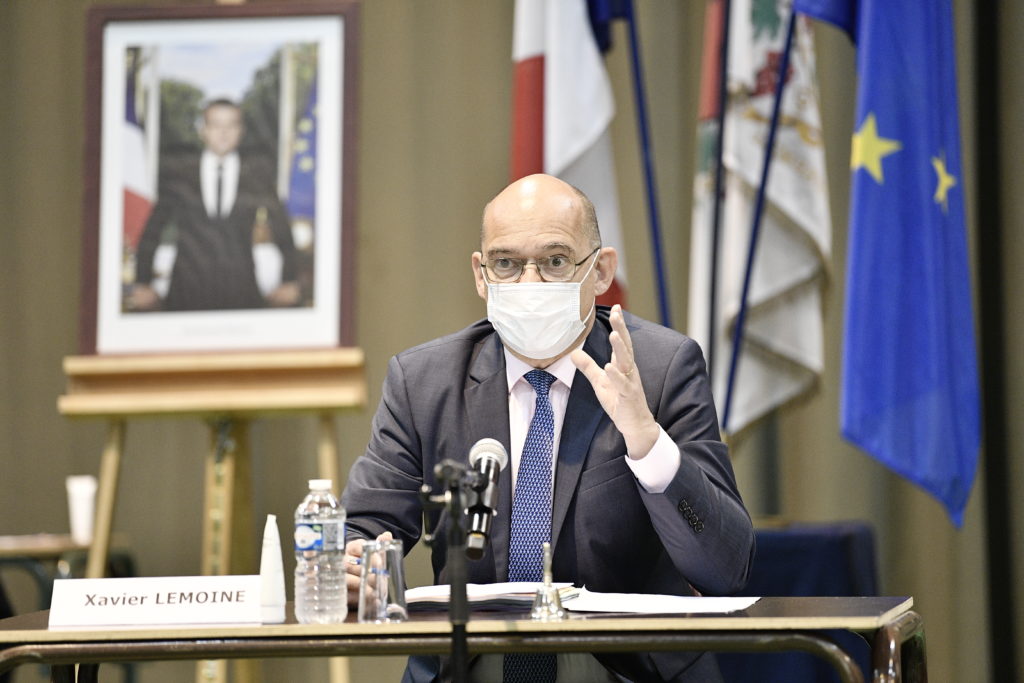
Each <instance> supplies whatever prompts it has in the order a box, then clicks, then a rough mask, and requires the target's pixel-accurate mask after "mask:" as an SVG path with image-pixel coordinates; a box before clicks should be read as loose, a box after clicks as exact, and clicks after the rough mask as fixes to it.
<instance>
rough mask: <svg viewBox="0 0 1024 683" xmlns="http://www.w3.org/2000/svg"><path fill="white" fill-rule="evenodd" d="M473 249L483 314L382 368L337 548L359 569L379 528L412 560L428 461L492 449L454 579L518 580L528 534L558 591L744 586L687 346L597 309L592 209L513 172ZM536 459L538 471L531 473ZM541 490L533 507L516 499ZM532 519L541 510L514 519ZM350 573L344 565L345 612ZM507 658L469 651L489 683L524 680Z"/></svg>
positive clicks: (592, 673)
mask: <svg viewBox="0 0 1024 683" xmlns="http://www.w3.org/2000/svg"><path fill="white" fill-rule="evenodd" d="M481 242H482V244H481V250H480V251H479V252H476V253H474V254H473V256H472V267H473V275H474V278H475V281H476V288H477V292H478V293H479V295H480V297H481V298H483V299H484V300H486V301H487V310H488V320H484V321H480V322H477V323H475V324H473V325H471V326H469V327H468V328H466V329H464V330H462V331H460V332H456V333H455V334H453V335H450V336H447V337H443V338H441V339H438V340H435V341H432V342H428V343H426V344H424V345H422V346H418V347H415V348H413V349H410V350H408V351H405V352H403V353H400V354H398V355H397V356H395V357H394V358H392V359H391V361H390V364H389V366H388V373H387V378H386V379H385V382H384V391H383V397H382V399H381V403H380V407H379V408H378V410H377V414H376V416H375V417H374V421H373V430H372V435H371V437H370V442H369V445H368V447H367V450H366V453H365V454H364V455H363V456H362V457H361V458H359V459H358V460H357V461H356V463H355V464H354V465H353V467H352V471H351V473H350V474H349V478H348V484H347V486H346V489H345V492H344V494H343V497H342V502H343V504H344V505H345V507H346V509H347V511H348V515H349V516H348V520H349V531H348V535H349V538H350V539H352V540H350V541H349V543H348V544H347V546H346V553H348V554H349V555H351V556H359V555H360V554H361V541H359V540H358V539H363V538H374V537H377V536H379V535H382V534H392V535H394V536H396V537H398V538H400V539H402V541H403V542H404V544H405V547H406V548H410V547H411V546H412V545H413V544H414V543H415V542H416V541H417V539H418V538H419V536H420V533H421V529H420V526H421V506H420V500H419V497H418V495H417V491H418V489H419V487H420V485H421V484H423V483H427V484H430V485H432V486H433V485H436V483H437V482H436V480H435V477H434V473H433V470H434V466H435V465H436V464H437V463H438V462H440V461H441V460H442V459H445V458H449V459H455V460H463V459H465V458H466V456H467V453H468V452H469V450H470V448H471V446H472V445H473V444H474V443H475V442H476V441H477V440H479V439H482V438H485V437H490V438H494V439H497V440H498V441H500V442H501V443H502V444H504V445H505V447H506V449H507V450H508V452H509V454H510V456H511V458H510V466H509V467H506V468H505V469H504V470H502V472H501V475H500V479H499V486H500V496H499V508H498V511H497V514H496V515H495V517H494V519H493V527H492V531H491V534H490V539H489V545H488V547H487V548H486V549H485V553H484V556H483V558H482V559H481V560H479V561H475V562H469V563H468V567H467V569H468V580H469V582H471V583H489V582H495V581H506V580H517V579H519V578H522V576H524V574H523V573H522V565H523V564H524V562H525V563H526V564H530V563H535V562H539V555H540V550H539V547H537V548H534V547H533V546H534V545H538V546H539V541H538V539H537V538H536V537H530V536H529V534H530V533H531V532H534V531H536V530H537V529H540V530H541V535H542V538H541V539H540V540H547V538H546V537H544V536H550V540H551V544H552V547H553V574H554V580H555V581H570V582H573V583H574V584H576V585H578V586H582V585H585V586H586V587H587V588H588V589H590V590H594V591H606V592H645V593H656V594H676V595H693V594H695V593H697V592H699V593H702V594H709V595H723V594H729V593H732V592H734V591H736V590H738V589H740V588H741V587H742V586H743V585H744V584H745V583H746V580H747V573H748V571H749V567H750V562H751V558H752V555H753V545H754V541H753V529H752V526H751V523H750V518H749V516H748V514H747V512H746V510H745V508H744V506H743V502H742V500H741V499H740V495H739V493H738V491H737V487H736V482H735V479H734V476H733V472H732V467H731V464H730V462H729V457H728V452H727V449H726V447H725V445H724V444H722V443H721V441H720V440H719V431H718V422H717V417H716V414H715V408H714V403H713V402H712V398H711V392H710V389H709V383H708V378H707V374H706V371H705V368H704V361H703V356H702V354H701V351H700V349H699V348H698V346H697V344H696V343H695V342H694V341H693V340H691V339H689V338H687V337H685V336H683V335H682V334H679V333H677V332H674V331H672V330H669V329H666V328H664V327H661V326H659V325H655V324H653V323H650V322H647V321H644V320H641V319H640V318H637V317H635V316H632V315H629V314H627V313H624V312H622V310H621V309H620V307H618V306H615V307H613V308H612V309H610V310H609V309H607V308H605V307H597V306H595V297H596V296H598V295H600V294H601V293H603V292H604V291H606V290H607V289H608V287H609V285H610V284H611V282H612V278H613V277H614V274H615V268H616V265H617V260H618V257H617V254H616V252H615V250H614V249H613V248H611V247H602V246H601V244H600V235H599V233H598V229H597V220H596V217H595V215H594V209H593V205H592V204H591V203H590V201H589V200H588V199H587V198H586V197H585V196H584V195H583V194H582V193H581V192H579V190H576V189H575V188H573V187H571V186H570V185H567V184H566V183H564V182H562V181H561V180H559V179H557V178H554V177H551V176H546V175H535V176H529V177H527V178H524V179H522V180H519V181H516V182H515V183H513V184H512V185H510V186H509V187H508V188H506V189H505V190H504V191H502V192H501V193H500V194H499V195H498V196H497V197H496V198H495V199H494V200H493V201H492V202H491V203H490V204H488V206H487V208H486V209H485V211H484V219H483V231H482V236H481ZM540 369H542V370H543V372H542V373H539V374H538V373H536V372H535V371H537V370H540ZM549 376H550V377H549ZM538 378H540V383H539V384H538V385H537V386H535V383H537V382H538ZM548 383H550V384H548ZM545 395H546V397H545ZM538 422H540V423H544V424H542V425H540V426H538ZM545 430H546V433H547V436H546V437H542V438H540V439H539V440H538V439H537V435H538V434H543V433H544V432H545ZM538 443H539V444H540V446H539V447H538V446H537V444H538ZM546 448H547V449H548V450H549V451H550V459H549V460H545V459H544V458H543V457H542V458H541V465H540V467H539V468H537V467H536V466H535V465H534V463H533V460H534V458H535V454H536V453H537V452H544V450H545V449H546ZM545 469H546V470H547V471H546V472H545ZM552 473H553V479H552V477H551V475H552ZM527 480H529V481H528V482H527ZM524 482H527V483H524ZM538 482H539V488H540V489H541V491H540V494H541V497H540V498H537V497H536V495H535V494H531V493H530V492H529V491H527V490H526V489H527V487H528V486H529V485H531V484H532V485H533V486H534V487H535V488H536V487H537V484H538ZM538 506H546V508H544V509H545V512H544V513H543V514H542V515H540V516H539V517H533V518H530V517H529V510H528V508H531V507H532V508H536V507H538ZM524 511H525V512H524ZM547 511H550V512H547ZM524 514H525V515H526V517H525V518H524ZM524 519H525V520H526V522H525V524H524V522H523V520H524ZM436 521H437V516H436V515H434V516H433V519H432V520H431V524H434V523H436ZM524 529H525V531H524ZM524 533H526V534H527V536H526V537H527V538H530V542H529V544H528V546H527V547H526V548H525V549H524V548H523V543H522V538H523V537H524V536H523V534H524ZM437 538H438V542H437V543H436V545H435V546H434V548H433V554H432V564H433V569H434V574H435V580H436V581H437V582H438V583H444V582H445V581H446V567H445V560H446V549H445V547H444V543H443V542H442V539H444V538H445V535H444V534H443V533H440V534H439V535H438V537H437ZM524 555H525V556H526V557H525V559H524ZM357 575H358V568H357V567H355V566H350V567H349V577H348V585H349V597H350V602H353V603H354V599H355V597H356V595H357V593H358V579H357ZM533 576H537V574H536V573H535V574H533ZM531 656H532V655H531ZM540 657H543V655H541V656H540ZM508 662H509V659H508V657H507V656H506V657H505V658H502V657H500V656H494V657H486V656H485V657H478V658H476V660H474V662H473V665H472V670H471V674H472V677H473V679H474V680H481V681H488V680H501V679H502V677H503V674H502V671H503V670H504V680H506V681H509V680H527V679H523V678H519V679H516V676H515V675H513V674H514V673H515V672H510V669H509V663H508ZM548 664H550V662H549V663H548ZM548 664H546V665H545V666H546V667H548V668H547V669H546V670H547V673H546V674H545V675H546V676H547V678H546V680H550V681H556V680H557V681H559V682H562V681H577V680H579V681H602V680H603V681H621V680H630V681H657V680H665V681H701V682H706V681H715V680H720V678H719V674H718V671H717V666H716V665H715V663H714V660H713V658H712V657H711V656H710V655H708V654H703V655H702V654H699V653H698V654H693V653H651V654H597V655H594V656H591V655H585V654H582V655H559V656H558V658H557V661H556V662H555V665H556V666H554V667H550V666H548ZM445 666H446V663H445V662H444V661H443V659H442V658H436V657H434V658H430V657H414V658H411V659H410V665H409V669H408V670H407V674H406V680H410V681H429V680H443V679H444V677H445V673H446V671H445ZM551 668H554V672H552V671H551V670H550V669H551ZM529 680H534V681H536V680H545V679H543V678H540V677H536V678H531V679H529Z"/></svg>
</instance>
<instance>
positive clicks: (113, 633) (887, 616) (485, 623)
mask: <svg viewBox="0 0 1024 683" xmlns="http://www.w3.org/2000/svg"><path fill="white" fill-rule="evenodd" d="M912 607H913V599H912V598H904V597H835V598H833V597H829V598H792V597H777V598H770V597H766V598H762V599H761V600H759V601H758V602H757V603H755V604H754V605H753V606H752V607H750V608H749V609H746V610H743V611H740V612H734V613H731V614H724V615H723V614H715V615H689V616H664V615H657V616H652V615H622V614H575V613H574V614H572V616H571V617H570V618H569V619H567V620H565V621H561V622H533V621H530V620H528V619H522V618H519V617H520V616H521V615H518V614H509V613H480V612H475V613H473V615H472V619H471V620H470V622H469V624H468V625H467V640H468V646H469V651H470V653H499V652H594V651H605V652H615V651H618V652H623V651H646V652H650V651H656V650H659V651H664V650H712V651H779V650H801V651H805V652H811V653H813V654H815V655H817V656H819V657H822V658H824V659H826V660H827V661H829V662H830V663H831V664H832V666H833V667H835V669H836V670H837V672H838V673H839V675H840V678H841V679H842V680H843V681H844V682H846V683H863V676H862V674H861V671H860V669H859V668H858V667H857V665H856V663H855V662H854V661H853V660H852V659H851V658H850V657H849V655H847V654H846V653H845V652H844V651H843V650H842V649H841V648H839V647H838V646H837V645H835V643H833V642H831V641H830V640H829V639H828V638H827V637H825V636H823V635H821V634H820V633H819V632H820V631H822V630H825V629H848V630H851V631H855V632H858V633H861V634H863V635H864V636H865V637H866V638H868V639H869V640H870V641H871V642H872V650H873V657H874V661H873V666H874V681H875V682H876V683H889V682H893V683H895V682H898V681H926V680H927V671H926V667H925V652H924V625H923V621H922V619H921V617H920V616H919V615H918V614H917V613H916V612H914V611H913V610H912V609H911V608H912ZM47 619H48V612H46V611H42V612H34V613H31V614H26V615H22V616H17V617H11V618H9V619H4V620H0V673H2V672H3V671H6V670H9V669H12V668H14V667H16V666H18V665H20V664H25V663H38V664H49V665H51V666H52V667H53V680H54V681H74V680H76V678H75V676H76V674H75V667H74V665H75V664H80V665H82V666H80V667H79V668H78V673H77V680H78V681H95V680H96V676H97V671H98V665H99V663H101V662H116V661H126V660H131V661H145V660H175V659H221V658H225V659H247V658H269V657H334V656H354V655H394V654H446V653H447V652H448V651H449V645H450V640H449V636H450V633H451V628H450V625H449V623H448V621H447V616H446V615H445V614H442V613H431V614H414V615H413V618H412V619H410V620H409V621H407V622H404V623H400V624H359V623H355V621H354V620H353V619H352V617H351V616H350V617H349V620H348V621H347V622H346V623H344V624H332V625H314V624H296V623H294V617H293V616H292V613H291V609H290V607H289V620H290V622H291V623H285V624H277V625H263V626H210V627H193V628H174V629H172V628H166V627H164V628H134V629H118V630H103V631H87V630H74V631H49V630H47Z"/></svg>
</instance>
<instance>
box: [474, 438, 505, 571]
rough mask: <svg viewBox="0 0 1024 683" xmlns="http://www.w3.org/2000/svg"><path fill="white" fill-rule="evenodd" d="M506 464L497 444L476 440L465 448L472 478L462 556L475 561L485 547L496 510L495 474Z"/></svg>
mask: <svg viewBox="0 0 1024 683" xmlns="http://www.w3.org/2000/svg"><path fill="white" fill-rule="evenodd" d="M507 465H508V453H507V452H505V447H504V446H502V445H501V442H500V441H497V440H495V439H480V440H479V441H477V442H476V443H475V444H474V445H473V447H472V448H471V449H469V466H470V468H472V471H473V474H474V475H475V477H474V481H473V484H472V486H471V487H470V489H471V490H470V491H469V492H468V495H467V499H468V500H467V504H466V514H467V515H469V532H468V533H467V536H466V557H468V558H469V559H471V560H479V559H480V558H482V557H483V556H484V548H485V547H487V535H488V534H489V533H490V531H491V518H492V517H494V515H495V513H496V512H497V510H498V474H499V473H500V472H501V470H503V469H505V467H506V466H507Z"/></svg>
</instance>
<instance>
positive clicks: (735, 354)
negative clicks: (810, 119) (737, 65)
mask: <svg viewBox="0 0 1024 683" xmlns="http://www.w3.org/2000/svg"><path fill="white" fill-rule="evenodd" d="M796 14H797V13H796V12H795V11H791V12H790V15H789V25H788V26H787V27H786V46H785V48H783V51H782V59H781V60H780V61H779V74H778V81H777V82H776V83H775V102H774V103H773V105H772V119H771V123H770V124H769V126H768V141H767V142H766V143H765V146H764V163H762V165H761V184H760V186H759V187H758V188H757V201H756V203H755V204H754V215H753V220H752V224H751V227H750V246H749V248H748V249H747V267H746V271H745V273H744V275H743V293H742V295H741V297H740V311H739V315H738V316H737V317H736V327H735V328H734V329H733V334H732V357H731V359H730V361H729V381H728V384H727V385H726V390H725V406H724V408H723V409H722V431H723V432H724V431H727V430H728V427H729V413H730V410H731V408H732V395H733V386H734V385H735V383H736V368H737V366H738V364H739V357H740V342H741V341H742V340H743V326H744V323H745V322H746V318H747V298H748V296H749V294H750V280H751V274H752V273H753V271H754V255H755V254H756V253H757V239H758V236H759V235H760V233H761V214H762V213H763V212H764V197H765V193H766V192H767V189H768V171H769V170H770V168H771V163H772V151H773V149H774V147H775V133H776V132H777V131H778V128H779V111H780V110H781V109H782V93H783V90H784V89H785V87H786V72H787V71H789V53H790V51H791V50H792V49H793V33H794V32H795V28H796ZM722 108H723V109H724V108H725V107H724V106H723V107H722Z"/></svg>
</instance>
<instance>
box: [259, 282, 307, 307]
mask: <svg viewBox="0 0 1024 683" xmlns="http://www.w3.org/2000/svg"><path fill="white" fill-rule="evenodd" d="M301 296H302V290H301V288H300V287H299V283H298V282H294V281H292V282H282V283H281V284H280V285H278V287H277V288H276V289H274V291H272V292H271V293H270V294H268V295H267V303H268V304H270V305H271V306H273V307H275V308H285V307H288V306H295V305H296V304H298V303H299V298H300V297H301Z"/></svg>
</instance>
